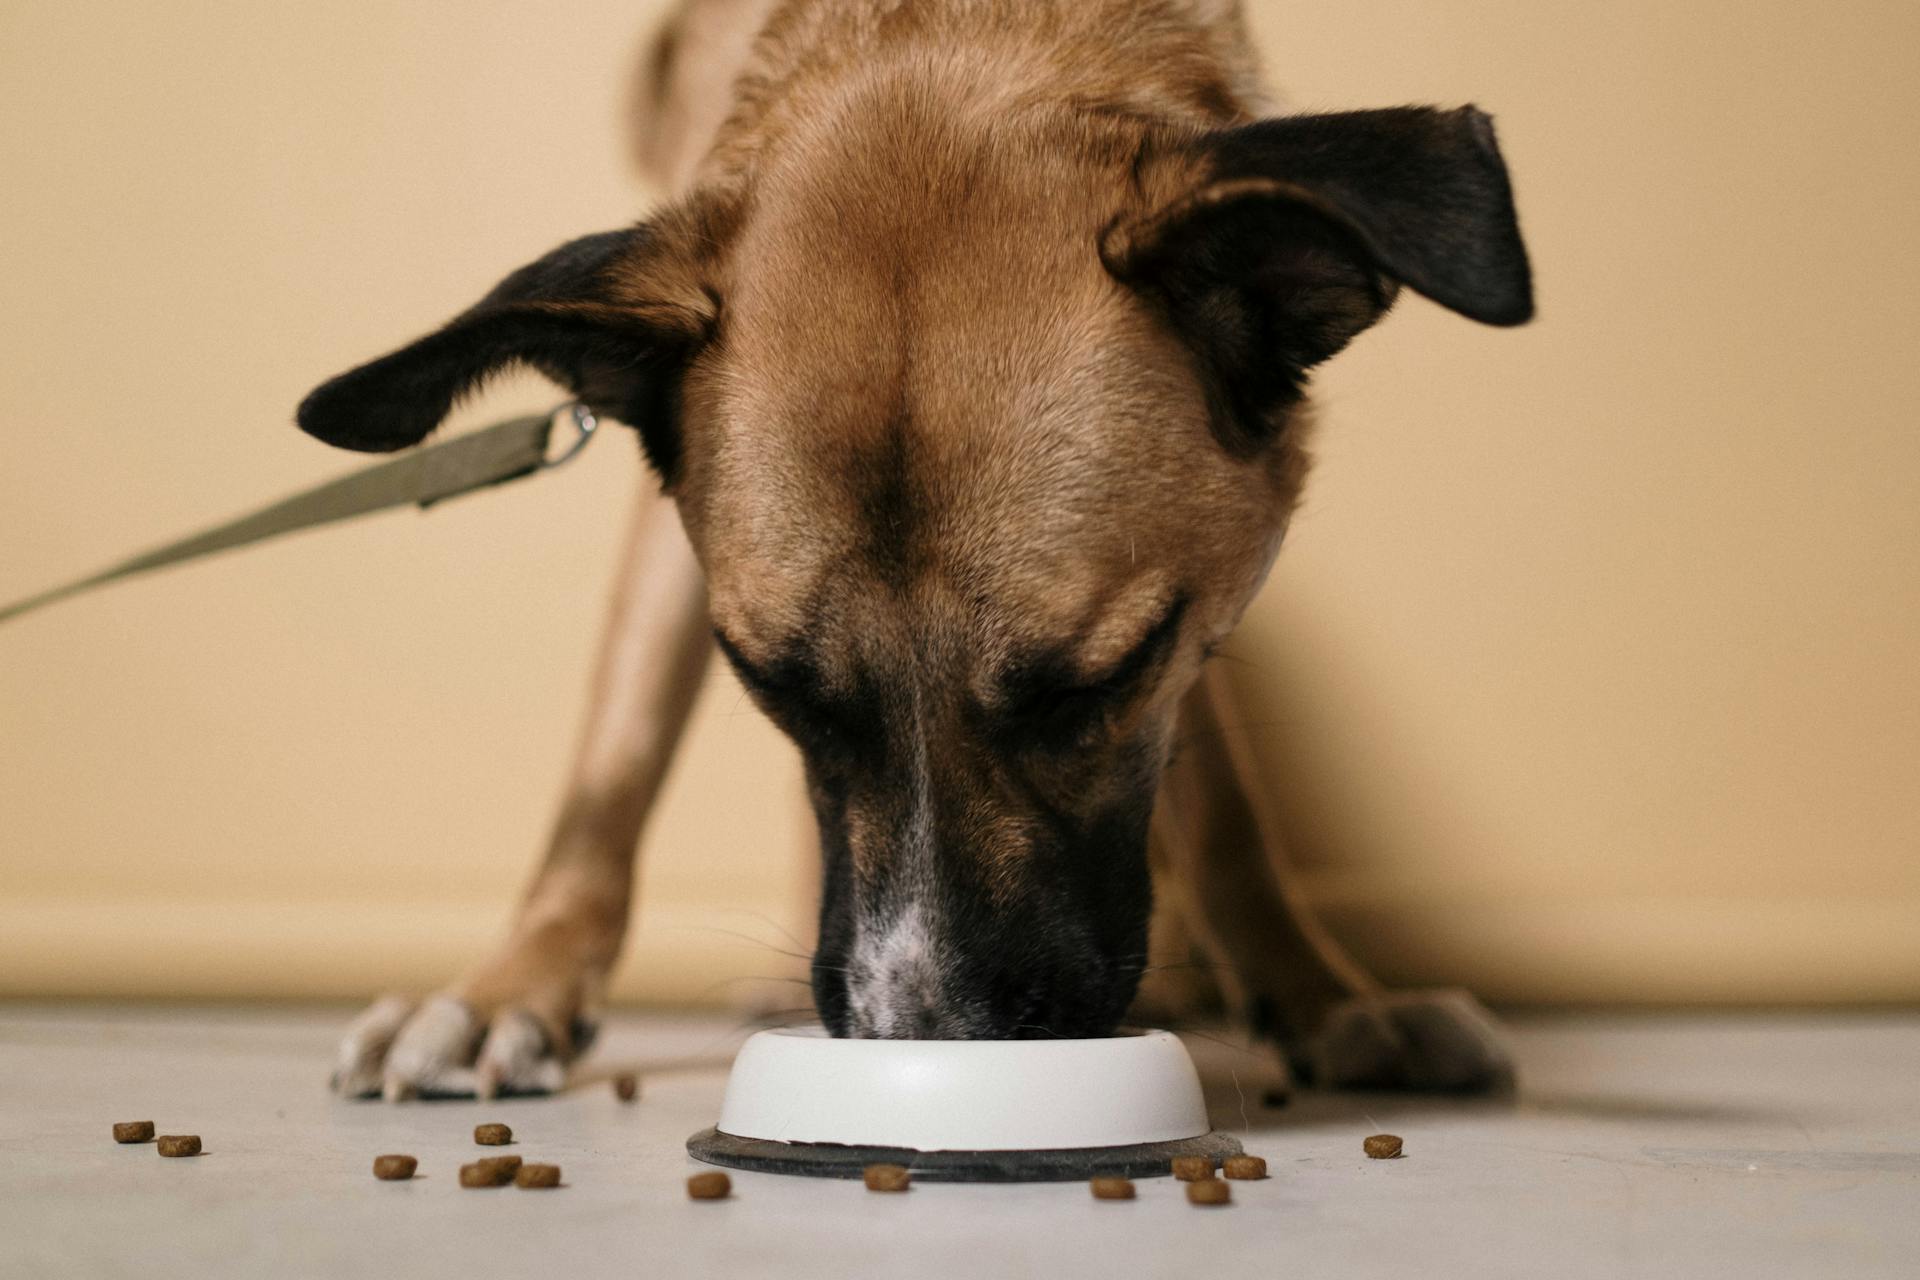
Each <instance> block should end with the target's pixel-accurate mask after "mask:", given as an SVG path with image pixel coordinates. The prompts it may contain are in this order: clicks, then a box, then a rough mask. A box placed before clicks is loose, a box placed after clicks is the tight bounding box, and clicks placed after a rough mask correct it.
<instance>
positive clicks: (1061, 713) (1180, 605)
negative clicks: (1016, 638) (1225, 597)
mask: <svg viewBox="0 0 1920 1280" xmlns="http://www.w3.org/2000/svg"><path fill="white" fill-rule="evenodd" d="M1186 608H1187V601H1186V597H1185V596H1180V597H1177V598H1176V599H1175V600H1174V601H1173V603H1172V604H1171V605H1169V606H1168V607H1167V611H1166V612H1165V613H1164V614H1162V615H1161V618H1160V620H1159V621H1158V622H1156V623H1154V624H1153V626H1152V627H1151V628H1150V629H1149V630H1148V631H1147V634H1146V635H1144V636H1142V637H1141V639H1140V642H1139V643H1138V644H1136V645H1135V646H1134V647H1133V648H1132V649H1129V650H1128V651H1127V653H1126V655H1125V656H1124V657H1122V658H1121V659H1120V660H1119V661H1118V662H1115V663H1114V664H1113V665H1112V666H1110V667H1109V668H1108V669H1107V670H1106V671H1105V672H1104V673H1103V674H1101V675H1100V676H1099V677H1098V678H1097V679H1094V680H1082V681H1072V680H1066V679H1063V678H1061V677H1060V676H1059V675H1058V674H1057V673H1058V671H1059V669H1060V664H1058V663H1043V664H1040V665H1038V666H1036V667H1034V668H1030V669H1029V670H1028V672H1027V673H1025V674H1023V675H1022V676H1021V677H1020V678H1019V679H1018V680H1017V681H1016V682H1015V684H1016V692H1015V693H1014V696H1013V697H1012V698H1011V699H1010V700H1009V701H1008V704H1007V714H1008V717H1009V718H1010V719H1012V720H1015V721H1018V722H1023V723H1027V724H1032V725H1036V726H1040V727H1045V728H1049V729H1062V730H1065V729H1073V728H1077V727H1081V726H1084V725H1085V724H1087V723H1089V722H1091V721H1092V720H1093V719H1094V718H1095V717H1097V716H1099V715H1101V714H1103V713H1104V712H1106V711H1108V710H1111V709H1112V708H1114V707H1117V706H1118V705H1119V704H1120V703H1122V702H1124V701H1125V700H1126V699H1127V698H1128V697H1129V696H1130V695H1132V694H1133V693H1135V692H1137V691H1138V689H1139V686H1140V684H1141V681H1142V680H1143V679H1144V678H1145V677H1146V676H1147V675H1148V674H1149V673H1150V672H1151V671H1152V670H1153V669H1154V668H1155V667H1157V666H1158V665H1159V663H1160V661H1161V660H1162V659H1163V658H1164V657H1165V656H1166V655H1167V653H1168V652H1169V651H1170V650H1171V649H1172V648H1173V642H1174V640H1175V638H1176V637H1177V636H1178V635H1179V631H1180V620H1181V618H1182V617H1183V616H1184V615H1185V613H1186Z"/></svg>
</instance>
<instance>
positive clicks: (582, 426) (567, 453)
mask: <svg viewBox="0 0 1920 1280" xmlns="http://www.w3.org/2000/svg"><path fill="white" fill-rule="evenodd" d="M561 409H568V410H571V411H572V416H573V429H574V430H575V431H577V432H579V433H580V434H579V435H577V436H575V437H574V440H573V443H572V444H570V445H568V446H567V447H566V448H565V449H564V450H562V451H561V453H560V456H559V457H557V458H549V459H548V460H547V461H545V462H543V463H542V464H541V465H542V466H543V467H546V468H549V469H551V468H553V467H557V466H559V465H560V464H561V463H563V462H570V461H572V460H573V458H574V457H575V455H577V454H578V453H579V452H580V451H581V450H582V449H584V448H586V447H587V442H588V441H590V440H592V439H593V433H594V432H595V431H597V430H599V428H600V419H599V418H597V417H595V416H594V412H593V410H591V409H589V408H587V406H585V405H584V404H581V403H580V402H579V401H578V400H575V401H572V402H571V403H569V404H563V405H561V406H559V408H557V409H555V410H554V412H555V413H558V412H560V410H561Z"/></svg>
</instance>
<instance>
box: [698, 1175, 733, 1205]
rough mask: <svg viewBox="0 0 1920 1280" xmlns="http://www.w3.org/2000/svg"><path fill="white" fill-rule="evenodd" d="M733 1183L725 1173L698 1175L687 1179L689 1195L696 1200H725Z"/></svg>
mask: <svg viewBox="0 0 1920 1280" xmlns="http://www.w3.org/2000/svg"><path fill="white" fill-rule="evenodd" d="M732 1190H733V1183H732V1181H731V1180H730V1179H728V1177H727V1175H726V1174H724V1173H696V1174H694V1175H693V1176H692V1177H691V1178H688V1179H687V1194H688V1195H690V1196H692V1197H693V1198H694V1199H695V1200H725V1199H726V1198H727V1193H728V1192H729V1191H732Z"/></svg>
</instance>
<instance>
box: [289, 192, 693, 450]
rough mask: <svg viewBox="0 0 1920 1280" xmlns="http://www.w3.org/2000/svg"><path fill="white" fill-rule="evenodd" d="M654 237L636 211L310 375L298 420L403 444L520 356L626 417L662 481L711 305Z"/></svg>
mask: <svg viewBox="0 0 1920 1280" xmlns="http://www.w3.org/2000/svg"><path fill="white" fill-rule="evenodd" d="M661 240H662V238H661V237H660V236H659V235H658V234H656V233H655V232H654V231H653V230H652V229H651V228H649V227H647V226H645V225H641V226H637V227H632V228H629V229H627V230H624V231H609V232H604V233H602V234H600V235H593V236H586V237H584V238H582V239H579V240H575V241H572V242H571V243H569V244H565V245H562V246H561V247H560V248H558V249H555V250H554V251H553V252H552V253H549V254H548V255H547V256H546V257H544V258H541V259H539V260H538V261H536V262H532V263H529V264H528V265H526V266H524V267H522V268H520V269H519V270H518V271H515V272H514V273H513V274H512V275H510V276H508V277H507V278H506V279H505V280H502V281H501V282H500V283H499V284H498V285H497V286H495V288H494V290H493V291H492V292H491V293H489V294H488V295H487V296H486V297H485V298H483V299H481V300H480V302H479V303H478V304H477V305H475V306H474V307H473V308H471V309H470V310H468V311H466V312H464V313H462V314H461V315H459V316H457V317H455V318H454V319H453V320H452V321H451V322H449V323H448V324H447V325H446V326H445V327H444V328H442V329H440V330H439V331H437V332H435V333H431V334H428V335H427V336H426V337H424V338H421V339H420V340H419V341H417V342H415V343H413V344H411V345H410V346H405V347H402V348H400V349H399V350H398V351H395V352H392V353H391V354H389V355H385V356H382V357H380V358H379V359H378V360H374V361H372V362H371V363H368V364H363V365H361V366H360V367H359V368H357V369H353V370H350V371H348V372H346V373H343V374H341V375H340V376H339V377H337V378H334V379H333V380H332V381H330V382H326V383H324V384H322V385H321V386H320V387H318V388H317V389H316V390H314V391H313V393H312V394H310V395H309V396H308V397H307V398H306V400H305V401H303V402H302V403H301V405H300V409H299V413H298V419H299V423H300V429H301V430H302V431H305V432H306V433H307V434H309V435H312V436H316V437H318V438H319V439H321V440H324V441H326V442H327V443H328V444H333V445H339V446H341V447H342V448H347V449H359V450H362V451H365V452H374V453H380V452H388V451H391V450H394V449H404V448H406V447H407V446H408V445H412V444H418V443H419V442H420V441H421V440H423V439H425V438H426V436H427V434H428V433H429V432H431V431H432V430H433V429H434V428H435V427H437V426H439V425H440V421H441V419H443V418H445V417H446V415H447V412H448V410H449V409H451V408H452V407H453V403H454V401H455V400H457V399H458V398H459V397H460V396H462V395H464V394H465V393H466V392H468V391H470V390H472V389H473V388H474V387H475V386H476V385H478V384H479V383H480V382H481V381H483V380H484V379H485V378H487V377H488V376H489V375H490V374H493V373H495V372H497V371H499V370H501V369H503V368H505V367H506V366H508V365H512V364H515V363H521V364H528V365H531V366H533V367H534V368H536V369H538V370H540V372H542V373H544V374H546V375H547V376H548V377H550V378H552V379H553V380H554V381H555V382H558V383H560V384H561V385H562V386H564V387H566V388H567V389H568V390H569V391H571V392H572V393H573V395H574V396H575V397H577V398H578V399H580V400H583V401H585V402H586V403H587V404H589V405H591V406H592V407H593V409H594V410H595V411H596V412H598V413H602V414H606V415H607V416H609V417H614V418H618V419H620V420H621V421H623V422H625V423H627V424H628V425H630V426H633V427H635V428H637V429H638V430H639V431H640V433H641V439H642V441H643V443H644V444H645V446H646V448H647V452H648V454H649V456H650V457H651V458H652V460H653V463H654V465H655V466H656V467H657V468H658V469H659V470H660V472H661V474H662V475H663V476H665V477H667V479H668V480H669V481H670V480H671V479H672V472H673V464H674V462H675V460H676V458H677V455H678V448H677V444H676V440H675V436H674V424H673V422H672V406H673V402H674V399H675V396H676V386H677V382H678V375H679V372H680V370H681V369H682V368H683V367H684V365H685V363H686V361H687V359H688V358H689V357H690V356H691V355H692V353H693V352H694V351H695V350H696V349H697V348H698V346H699V345H700V344H701V343H702V342H704V341H705V339H706V336H707V334H708V332H709V330H710V328H711V325H712V322H713V319H714V314H715V306H714V303H713V301H712V298H711V296H710V295H709V294H708V293H706V292H705V291H704V290H703V289H701V288H700V287H698V285H697V283H696V282H695V281H693V280H692V279H691V277H690V273H689V272H688V271H687V270H686V269H685V264H683V263H680V262H678V261H676V260H675V258H674V257H673V256H672V255H670V254H669V253H668V252H667V251H666V249H665V246H664V245H663V244H662V242H661Z"/></svg>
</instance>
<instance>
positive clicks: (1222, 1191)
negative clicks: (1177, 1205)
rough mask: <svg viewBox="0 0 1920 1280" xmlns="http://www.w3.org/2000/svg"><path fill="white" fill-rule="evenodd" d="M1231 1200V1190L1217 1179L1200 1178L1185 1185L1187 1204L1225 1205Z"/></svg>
mask: <svg viewBox="0 0 1920 1280" xmlns="http://www.w3.org/2000/svg"><path fill="white" fill-rule="evenodd" d="M1232 1199H1233V1188H1232V1187H1229V1186H1228V1185H1227V1184H1226V1183H1224V1182H1222V1181H1220V1179H1218V1178H1202V1179H1201V1180H1200V1181H1198V1182H1189V1183H1188V1184H1187V1203H1188V1204H1226V1203H1228V1202H1229V1201H1231V1200H1232Z"/></svg>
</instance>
